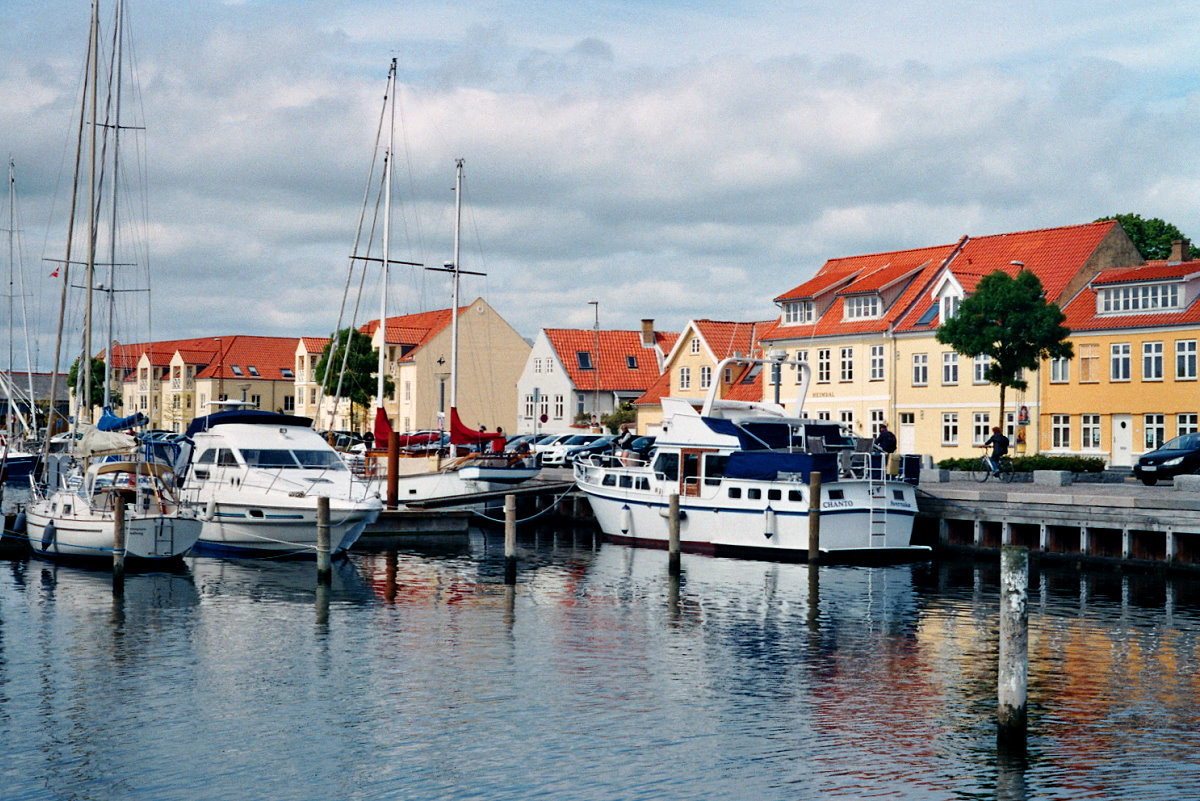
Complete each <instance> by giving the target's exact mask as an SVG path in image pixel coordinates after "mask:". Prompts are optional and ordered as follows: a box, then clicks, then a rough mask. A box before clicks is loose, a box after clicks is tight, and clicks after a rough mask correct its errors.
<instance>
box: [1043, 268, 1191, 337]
mask: <svg viewBox="0 0 1200 801" xmlns="http://www.w3.org/2000/svg"><path fill="white" fill-rule="evenodd" d="M1197 273H1200V260H1198V261H1186V262H1174V263H1167V262H1165V261H1152V262H1147V263H1146V264H1145V265H1144V266H1139V267H1117V268H1114V269H1111V270H1104V271H1103V272H1101V273H1099V274H1098V275H1097V276H1096V277H1095V278H1093V279H1092V281H1091V283H1090V284H1089V285H1088V286H1087V287H1086V288H1084V290H1083V291H1082V292H1080V293H1079V294H1078V295H1076V296H1075V297H1074V298H1073V299H1072V300H1071V302H1070V303H1068V304H1067V305H1066V306H1065V307H1064V308H1063V314H1065V315H1066V316H1067V320H1066V323H1065V325H1066V326H1067V327H1068V328H1070V329H1071V330H1072V331H1101V330H1105V329H1116V328H1148V327H1152V326H1163V325H1185V324H1193V323H1200V298H1198V299H1196V300H1194V301H1193V302H1192V303H1191V304H1190V305H1189V306H1188V307H1187V308H1184V309H1177V310H1173V311H1153V312H1133V313H1128V312H1127V313H1124V314H1111V313H1109V314H1098V313H1097V312H1096V305H1097V304H1096V295H1097V292H1096V290H1095V289H1094V288H1093V287H1094V286H1105V285H1112V284H1127V283H1132V282H1135V281H1161V280H1163V279H1166V278H1180V279H1183V278H1186V277H1189V276H1195V275H1196V274H1197ZM1181 294H1183V293H1182V292H1181Z"/></svg>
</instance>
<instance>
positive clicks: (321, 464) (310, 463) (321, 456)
mask: <svg viewBox="0 0 1200 801" xmlns="http://www.w3.org/2000/svg"><path fill="white" fill-rule="evenodd" d="M293 454H294V455H295V457H296V459H298V460H299V461H300V464H301V465H302V466H303V467H305V468H306V469H308V470H347V469H349V468H347V467H346V463H345V462H343V461H342V460H341V459H339V458H338V455H337V454H336V453H334V452H333V451H293Z"/></svg>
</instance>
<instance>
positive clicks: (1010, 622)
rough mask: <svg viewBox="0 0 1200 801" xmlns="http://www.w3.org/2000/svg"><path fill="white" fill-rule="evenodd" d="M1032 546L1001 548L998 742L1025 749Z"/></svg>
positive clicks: (1004, 746) (1017, 749)
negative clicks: (1030, 551) (1030, 553)
mask: <svg viewBox="0 0 1200 801" xmlns="http://www.w3.org/2000/svg"><path fill="white" fill-rule="evenodd" d="M1028 595H1029V549H1028V548H1025V547H1022V546H1018V545H1006V546H1004V547H1003V548H1002V549H1001V550H1000V670H999V679H998V688H997V689H998V696H999V706H998V710H997V715H998V723H999V728H998V729H997V735H996V736H997V743H998V744H999V746H1000V747H1001V748H1002V749H1005V750H1008V751H1011V752H1017V753H1020V752H1024V750H1025V734H1026V715H1025V694H1026V689H1027V687H1028V683H1029V630H1028V624H1029V611H1028Z"/></svg>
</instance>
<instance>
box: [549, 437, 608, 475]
mask: <svg viewBox="0 0 1200 801" xmlns="http://www.w3.org/2000/svg"><path fill="white" fill-rule="evenodd" d="M599 438H600V435H599V434H575V435H574V436H570V437H567V438H566V439H564V440H559V441H557V442H555V443H554V444H553V445H551V446H549V447H548V448H546V449H545V450H544V451H542V464H544V465H545V466H547V467H562V465H563V458H564V457H566V455H567V451H569V450H571V449H572V448H578V447H579V446H580V445H587V444H588V443H590V442H594V441H596V440H598V439H599Z"/></svg>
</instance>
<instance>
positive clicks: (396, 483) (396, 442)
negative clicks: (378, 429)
mask: <svg viewBox="0 0 1200 801" xmlns="http://www.w3.org/2000/svg"><path fill="white" fill-rule="evenodd" d="M399 503H400V435H399V434H398V433H396V432H395V431H393V432H391V433H390V434H388V443H387V508H389V509H395V508H396V507H397V506H398V505H399Z"/></svg>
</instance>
